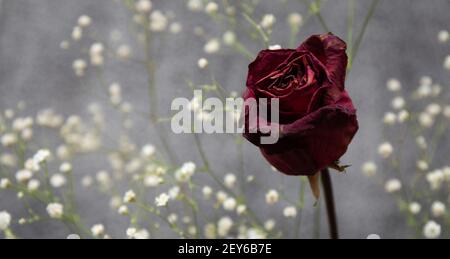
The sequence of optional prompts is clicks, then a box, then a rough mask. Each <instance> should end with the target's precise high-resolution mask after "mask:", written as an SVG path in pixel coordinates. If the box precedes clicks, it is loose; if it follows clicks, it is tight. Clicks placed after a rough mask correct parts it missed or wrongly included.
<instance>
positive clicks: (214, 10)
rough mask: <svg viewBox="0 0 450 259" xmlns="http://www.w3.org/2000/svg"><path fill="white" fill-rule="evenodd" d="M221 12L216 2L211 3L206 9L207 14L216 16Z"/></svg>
mask: <svg viewBox="0 0 450 259" xmlns="http://www.w3.org/2000/svg"><path fill="white" fill-rule="evenodd" d="M217 11H219V5H218V4H216V3H215V2H209V3H208V4H207V5H206V7H205V12H206V13H207V14H215V13H217Z"/></svg>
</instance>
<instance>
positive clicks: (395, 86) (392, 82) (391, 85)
mask: <svg viewBox="0 0 450 259" xmlns="http://www.w3.org/2000/svg"><path fill="white" fill-rule="evenodd" d="M386 86H387V89H388V90H389V91H391V92H399V91H400V90H402V83H400V81H399V80H398V79H395V78H393V79H389V81H388V82H387V84H386Z"/></svg>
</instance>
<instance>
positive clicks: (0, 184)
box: [0, 178, 11, 189]
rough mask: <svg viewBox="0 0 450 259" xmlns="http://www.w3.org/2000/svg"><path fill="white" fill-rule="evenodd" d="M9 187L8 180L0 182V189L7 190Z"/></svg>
mask: <svg viewBox="0 0 450 259" xmlns="http://www.w3.org/2000/svg"><path fill="white" fill-rule="evenodd" d="M9 187H11V181H10V180H9V179H6V178H3V179H1V180H0V189H8V188H9Z"/></svg>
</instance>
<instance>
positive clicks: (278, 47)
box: [269, 45, 283, 50]
mask: <svg viewBox="0 0 450 259" xmlns="http://www.w3.org/2000/svg"><path fill="white" fill-rule="evenodd" d="M282 48H283V47H281V45H271V46H269V50H280V49H282Z"/></svg>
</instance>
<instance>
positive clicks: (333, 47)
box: [244, 34, 358, 176]
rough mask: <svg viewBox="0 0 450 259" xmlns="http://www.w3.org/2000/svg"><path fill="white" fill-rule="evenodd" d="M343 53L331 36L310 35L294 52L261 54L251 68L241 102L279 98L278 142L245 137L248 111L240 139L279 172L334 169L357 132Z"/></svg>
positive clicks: (343, 46)
mask: <svg viewBox="0 0 450 259" xmlns="http://www.w3.org/2000/svg"><path fill="white" fill-rule="evenodd" d="M346 49H347V46H346V44H345V42H344V41H342V40H341V39H339V38H338V37H336V36H334V35H332V34H324V35H315V36H312V37H310V38H309V39H308V40H307V41H306V42H305V43H303V44H302V45H301V46H300V47H299V48H297V49H281V50H263V51H261V52H260V53H259V55H258V57H257V58H256V60H255V61H254V62H253V63H252V64H250V66H249V74H248V80H247V90H246V92H245V94H244V99H245V100H248V99H249V98H255V99H256V100H258V98H279V102H280V117H279V129H280V135H281V138H280V139H279V141H278V142H277V143H276V144H272V145H263V144H261V141H260V137H261V136H262V135H263V134H262V133H250V132H249V127H250V126H249V123H248V121H249V112H248V110H246V113H245V114H246V133H245V134H244V137H245V138H246V139H248V140H249V141H250V142H252V143H253V144H255V145H257V146H258V147H260V149H261V152H262V154H263V155H264V157H265V158H266V159H267V160H268V161H269V162H270V163H271V164H272V165H273V166H274V167H275V168H276V169H278V170H279V171H280V172H282V173H284V174H288V175H308V176H311V175H315V174H316V173H318V172H319V171H321V170H323V169H325V168H327V167H332V166H335V165H336V162H337V161H338V160H339V159H340V158H341V157H342V156H343V155H344V154H345V152H346V151H347V148H348V145H349V144H350V142H351V141H352V139H353V137H354V136H355V134H356V132H357V131H358V121H357V118H356V110H355V108H354V106H353V103H352V100H351V99H350V97H349V95H348V93H347V92H346V90H345V77H346V70H347V54H346ZM258 119H259V118H258ZM261 120H262V118H261ZM269 123H270V122H269Z"/></svg>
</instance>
